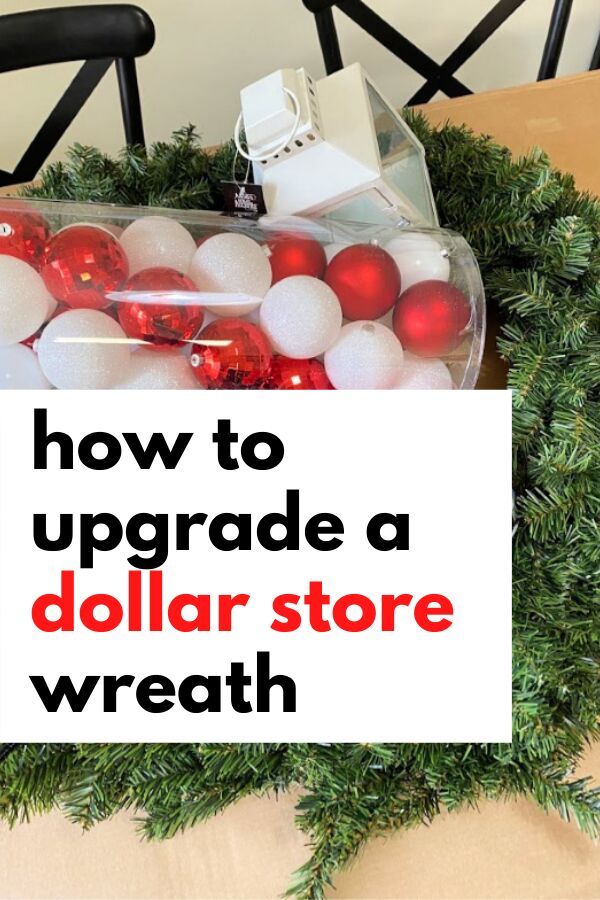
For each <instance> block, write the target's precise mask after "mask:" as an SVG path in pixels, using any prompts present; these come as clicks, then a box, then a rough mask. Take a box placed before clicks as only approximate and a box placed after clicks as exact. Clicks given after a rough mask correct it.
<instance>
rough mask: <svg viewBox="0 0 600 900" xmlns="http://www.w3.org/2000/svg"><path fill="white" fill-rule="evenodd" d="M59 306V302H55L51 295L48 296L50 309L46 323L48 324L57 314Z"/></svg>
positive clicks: (47, 311) (47, 312)
mask: <svg viewBox="0 0 600 900" xmlns="http://www.w3.org/2000/svg"><path fill="white" fill-rule="evenodd" d="M57 306H58V300H55V299H54V297H53V296H52V295H51V294H48V309H47V310H46V318H45V319H44V321H45V322H47V321H48V319H51V318H52V316H53V315H54V313H55V312H56V307H57Z"/></svg>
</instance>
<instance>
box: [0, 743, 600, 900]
mask: <svg viewBox="0 0 600 900" xmlns="http://www.w3.org/2000/svg"><path fill="white" fill-rule="evenodd" d="M590 771H596V772H597V773H600V747H597V748H596V749H595V751H594V752H592V753H590V755H589V757H588V759H587V760H586V761H585V764H584V765H583V766H582V772H590ZM294 800H295V796H294V795H288V796H283V797H280V798H279V800H275V799H273V798H270V799H269V798H265V799H256V798H248V799H246V800H243V801H241V802H240V803H239V804H238V805H237V806H236V807H234V808H232V809H230V810H228V811H227V812H226V813H225V814H224V815H222V816H219V817H217V818H215V819H212V820H210V821H209V822H207V823H205V824H204V825H200V826H198V827H197V828H195V829H192V830H191V831H189V832H187V833H186V834H184V835H180V836H178V837H176V838H174V839H173V840H172V841H165V842H163V843H155V844H148V843H141V842H140V841H139V839H138V837H137V835H136V833H135V827H134V824H133V823H132V822H131V821H130V818H129V816H128V815H125V814H123V815H119V816H117V817H116V818H115V819H113V820H112V821H110V822H106V823H103V824H102V825H99V826H97V827H96V828H94V829H92V830H91V831H90V832H88V833H87V834H85V835H82V834H81V832H80V830H79V829H78V828H77V827H76V826H74V825H71V824H69V823H68V822H66V821H65V820H64V819H63V818H62V817H61V816H60V814H58V813H55V814H53V815H51V816H47V817H46V818H40V819H34V820H33V821H32V822H31V824H29V825H21V826H19V827H17V828H16V829H15V830H14V831H13V832H12V833H9V832H8V829H7V828H6V827H0V897H1V898H2V900H150V898H157V900H158V898H160V900H225V898H227V900H234V898H235V900H250V898H265V900H274V898H276V897H278V896H279V895H281V893H282V892H283V890H284V889H285V886H286V883H287V880H288V877H289V874H290V872H291V871H292V869H294V868H295V867H297V866H299V865H300V864H301V863H302V862H303V861H304V859H305V858H306V855H307V850H306V848H305V847H304V838H303V836H302V835H301V834H300V833H299V832H297V831H296V830H295V829H294V824H293V819H294ZM335 887H336V890H335V892H331V894H330V896H331V897H335V898H337V900H351V898H352V900H356V898H364V900H391V898H394V900H411V898H419V900H483V898H485V900H525V898H527V900H560V898H564V900H597V898H600V848H599V847H598V846H595V845H594V844H593V843H592V842H591V841H590V840H589V839H588V838H586V837H585V836H584V835H583V834H581V833H580V832H578V831H577V829H576V827H575V826H574V825H569V824H566V823H564V822H562V821H561V820H560V819H559V818H558V816H557V815H555V814H551V815H546V814H545V813H544V812H543V811H541V810H540V809H539V808H537V807H536V806H535V805H534V804H533V803H530V802H528V801H526V800H519V801H517V802H510V803H491V802H490V803H488V802H484V803H482V804H481V806H480V808H479V810H466V811H463V812H460V813H454V814H452V815H447V814H444V815H442V816H440V817H439V818H438V819H436V820H435V821H434V823H433V824H432V825H431V826H429V827H427V828H425V827H423V828H418V829H416V830H414V831H411V832H408V833H397V834H394V835H392V836H390V837H389V838H388V839H380V840H376V841H373V842H371V844H369V845H368V846H367V849H366V850H365V852H364V853H363V854H362V855H361V857H360V858H359V860H358V862H357V863H356V864H355V865H354V867H353V868H352V869H350V870H349V871H348V872H345V873H343V874H342V875H340V876H339V877H338V878H337V879H336V882H335Z"/></svg>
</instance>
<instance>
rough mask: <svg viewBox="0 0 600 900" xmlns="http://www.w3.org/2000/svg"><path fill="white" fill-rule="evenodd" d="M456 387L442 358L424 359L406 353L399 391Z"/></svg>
mask: <svg viewBox="0 0 600 900" xmlns="http://www.w3.org/2000/svg"><path fill="white" fill-rule="evenodd" d="M453 387H454V385H453V383H452V376H451V374H450V372H449V371H448V367H447V366H446V365H445V364H444V363H443V362H442V360H441V359H422V358H421V357H419V356H414V355H413V354H412V353H407V352H405V353H404V361H403V363H402V369H401V370H400V376H399V378H398V381H397V382H396V384H395V385H394V388H395V390H397V391H451V390H452V388H453Z"/></svg>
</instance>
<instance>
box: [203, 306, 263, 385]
mask: <svg viewBox="0 0 600 900" xmlns="http://www.w3.org/2000/svg"><path fill="white" fill-rule="evenodd" d="M191 363H192V367H193V370H194V374H195V375H196V378H197V379H198V381H199V382H200V384H201V385H202V386H203V387H209V388H223V387H225V388H226V387H252V386H253V385H256V384H258V383H259V382H261V381H264V380H265V378H266V377H267V376H268V374H269V371H270V368H271V350H270V347H269V343H268V341H267V339H266V337H265V336H264V334H263V333H262V331H261V330H260V328H258V327H257V326H256V325H253V324H252V323H251V322H246V321H245V320H244V319H234V318H231V319H217V320H215V321H214V322H211V323H210V325H207V326H206V328H204V329H203V331H201V332H200V335H199V336H198V342H197V343H196V344H194V347H193V351H192V357H191Z"/></svg>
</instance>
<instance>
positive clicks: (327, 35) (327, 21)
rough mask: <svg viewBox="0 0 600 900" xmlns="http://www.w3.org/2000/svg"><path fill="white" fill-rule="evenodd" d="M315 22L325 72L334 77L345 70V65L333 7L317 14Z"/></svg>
mask: <svg viewBox="0 0 600 900" xmlns="http://www.w3.org/2000/svg"><path fill="white" fill-rule="evenodd" d="M315 22H316V24H317V34H318V35H319V43H320V44H321V52H322V54H323V60H324V61H325V71H326V73H327V74H328V75H332V74H333V73H334V72H339V70H340V69H343V68H344V63H343V62H342V54H341V51H340V42H339V41H338V36H337V31H336V30H335V21H334V18H333V10H332V9H331V7H329V8H328V9H322V10H321V11H320V12H316V13H315Z"/></svg>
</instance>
